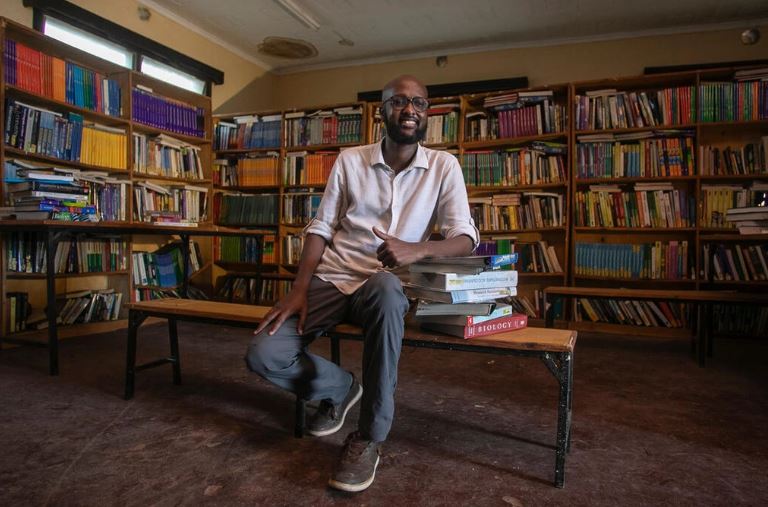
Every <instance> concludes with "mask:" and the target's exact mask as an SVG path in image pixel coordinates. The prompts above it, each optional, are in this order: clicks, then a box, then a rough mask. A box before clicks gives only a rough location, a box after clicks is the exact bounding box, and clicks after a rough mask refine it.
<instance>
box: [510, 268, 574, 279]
mask: <svg viewBox="0 0 768 507" xmlns="http://www.w3.org/2000/svg"><path fill="white" fill-rule="evenodd" d="M517 275H518V276H519V277H522V278H563V277H564V276H565V273H563V272H562V271H560V272H557V273H535V272H530V271H520V270H518V271H517Z"/></svg>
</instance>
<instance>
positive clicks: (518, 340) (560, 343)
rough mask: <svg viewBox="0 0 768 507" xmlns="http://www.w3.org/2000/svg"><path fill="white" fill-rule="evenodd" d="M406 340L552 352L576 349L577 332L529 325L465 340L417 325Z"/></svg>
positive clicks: (336, 331) (356, 332)
mask: <svg viewBox="0 0 768 507" xmlns="http://www.w3.org/2000/svg"><path fill="white" fill-rule="evenodd" d="M362 332H363V331H362V329H361V328H360V327H358V326H354V325H351V324H339V325H338V326H336V327H335V328H333V329H332V330H329V331H328V334H331V335H340V336H360V335H362ZM405 339H408V340H415V341H423V342H437V343H444V344H453V345H460V344H461V345H472V346H476V347H489V348H501V349H509V350H542V351H549V352H573V347H574V346H575V345H576V331H571V330H567V329H549V328H540V327H528V328H524V329H518V330H515V331H507V332H506V333H499V334H494V335H489V336H483V337H481V338H471V339H463V338H456V337H452V336H448V335H445V334H442V333H437V332H433V331H428V330H426V329H419V328H418V327H417V325H415V324H408V325H407V326H406V328H405Z"/></svg>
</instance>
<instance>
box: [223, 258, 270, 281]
mask: <svg viewBox="0 0 768 507" xmlns="http://www.w3.org/2000/svg"><path fill="white" fill-rule="evenodd" d="M214 264H215V265H216V266H218V267H220V268H222V269H225V270H227V271H238V274H240V273H239V272H240V271H243V270H253V269H254V268H258V264H256V263H254V262H227V261H220V260H218V261H216V262H215V263H214ZM261 265H262V267H264V268H269V267H276V266H277V264H274V263H269V262H263V263H262V264H261ZM271 274H273V273H262V276H265V277H266V275H271Z"/></svg>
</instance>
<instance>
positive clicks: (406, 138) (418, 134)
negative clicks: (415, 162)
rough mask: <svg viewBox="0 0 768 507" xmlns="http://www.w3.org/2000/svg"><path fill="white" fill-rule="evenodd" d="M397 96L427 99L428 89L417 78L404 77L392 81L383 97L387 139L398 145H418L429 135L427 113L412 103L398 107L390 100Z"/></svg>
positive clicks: (385, 89)
mask: <svg viewBox="0 0 768 507" xmlns="http://www.w3.org/2000/svg"><path fill="white" fill-rule="evenodd" d="M395 95H397V96H402V97H407V98H408V99H413V98H415V97H421V98H426V97H427V89H426V88H425V87H424V85H423V84H421V82H419V81H418V80H417V79H416V78H413V77H410V76H403V77H400V78H397V79H395V80H394V81H391V82H390V83H389V84H388V85H387V86H386V87H385V88H384V91H383V92H382V95H381V99H382V102H383V111H382V114H383V116H384V124H385V126H386V127H387V137H388V138H389V139H391V140H392V141H394V142H396V143H397V144H416V143H418V142H419V141H421V140H423V139H424V137H425V136H426V134H427V111H426V110H425V111H418V110H417V109H416V107H414V105H413V103H412V102H411V101H408V102H406V104H405V106H402V107H397V106H396V105H395V104H393V101H392V100H390V99H391V98H392V97H393V96H395Z"/></svg>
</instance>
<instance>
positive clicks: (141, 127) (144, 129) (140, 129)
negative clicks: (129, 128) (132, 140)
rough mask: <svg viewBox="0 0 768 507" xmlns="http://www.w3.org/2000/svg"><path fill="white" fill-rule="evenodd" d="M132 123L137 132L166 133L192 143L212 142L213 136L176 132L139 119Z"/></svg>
mask: <svg viewBox="0 0 768 507" xmlns="http://www.w3.org/2000/svg"><path fill="white" fill-rule="evenodd" d="M132 125H133V130H134V131H135V132H141V133H143V134H150V135H160V134H165V135H167V136H169V137H173V138H174V139H178V140H179V141H184V142H186V143H189V144H192V145H206V144H211V138H210V137H197V136H188V135H184V134H180V133H178V132H174V131H172V130H166V129H160V128H157V127H151V126H149V125H145V124H143V123H139V122H137V121H133V122H132Z"/></svg>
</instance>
